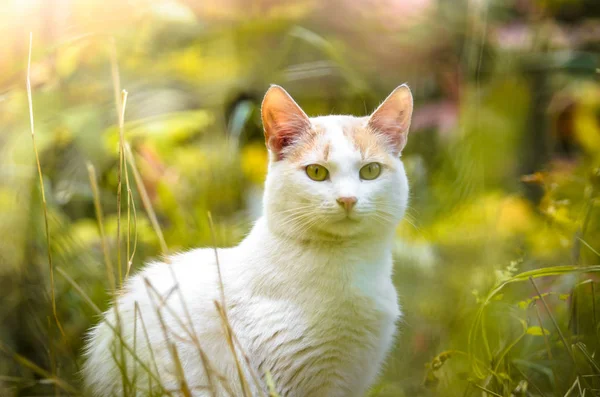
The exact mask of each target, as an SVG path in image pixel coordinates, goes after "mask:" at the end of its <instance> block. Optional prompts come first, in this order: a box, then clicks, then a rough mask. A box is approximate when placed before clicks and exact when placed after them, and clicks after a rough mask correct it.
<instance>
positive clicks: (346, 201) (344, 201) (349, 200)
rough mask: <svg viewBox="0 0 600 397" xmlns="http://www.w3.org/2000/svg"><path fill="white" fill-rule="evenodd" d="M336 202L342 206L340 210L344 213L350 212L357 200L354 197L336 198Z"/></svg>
mask: <svg viewBox="0 0 600 397" xmlns="http://www.w3.org/2000/svg"><path fill="white" fill-rule="evenodd" d="M336 201H337V202H338V204H339V205H341V206H342V208H344V209H345V210H346V212H350V210H351V209H352V208H353V207H354V204H356V201H357V199H356V197H354V196H351V197H338V199H337V200H336Z"/></svg>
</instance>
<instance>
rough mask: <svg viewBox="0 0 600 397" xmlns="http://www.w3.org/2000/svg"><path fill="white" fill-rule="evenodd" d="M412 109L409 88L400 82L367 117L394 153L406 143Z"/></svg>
mask: <svg viewBox="0 0 600 397" xmlns="http://www.w3.org/2000/svg"><path fill="white" fill-rule="evenodd" d="M412 111H413V97H412V94H411V92H410V88H408V86H407V85H406V84H402V85H401V86H399V87H398V88H396V89H395V90H394V91H392V93H391V94H390V95H389V96H388V97H387V98H386V99H385V101H383V103H382V104H381V105H379V107H378V108H377V109H376V110H375V111H374V112H373V114H372V115H371V116H370V117H369V123H368V125H369V127H371V128H372V129H373V130H375V131H376V132H377V133H379V134H382V135H384V136H385V137H386V138H387V139H388V142H390V144H391V146H392V150H393V153H394V154H395V155H397V154H399V153H400V152H401V151H402V149H403V148H404V146H405V145H406V140H407V138H408V129H409V128H410V119H411V117H412Z"/></svg>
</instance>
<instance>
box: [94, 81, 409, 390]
mask: <svg viewBox="0 0 600 397" xmlns="http://www.w3.org/2000/svg"><path fill="white" fill-rule="evenodd" d="M411 114H412V95H411V93H410V90H409V89H408V87H407V86H405V85H403V86H400V87H398V88H397V89H396V90H395V91H394V92H393V93H392V94H391V95H390V96H389V97H388V98H387V99H386V101H385V102H384V103H383V104H382V105H381V106H380V107H379V108H378V109H377V110H376V111H375V112H374V113H373V114H372V115H371V116H370V117H362V118H356V117H352V116H325V117H316V118H310V119H309V118H308V117H307V116H306V115H305V114H304V112H303V111H302V110H301V109H300V108H299V107H298V106H297V105H296V103H295V102H294V101H293V100H292V99H291V97H290V96H289V95H288V94H287V93H286V92H285V91H284V90H283V89H282V88H281V87H278V86H272V87H271V88H270V89H269V91H268V92H267V94H266V95H265V99H264V101H263V107H262V117H263V124H264V128H265V136H266V142H267V146H268V148H269V151H270V155H271V160H270V166H269V172H268V176H267V180H266V185H265V186H266V187H265V195H264V211H263V213H264V215H263V217H262V218H260V219H259V220H258V221H257V222H256V224H255V225H254V227H253V228H252V231H251V232H250V233H249V235H248V236H247V237H246V238H245V239H244V240H243V241H242V242H241V243H240V244H239V245H238V246H237V247H234V248H227V249H218V264H219V265H220V266H219V267H220V271H221V273H222V281H223V286H224V290H223V296H224V298H225V306H226V308H227V317H228V321H229V324H230V325H231V329H232V331H233V338H234V339H236V340H237V341H235V340H234V344H235V345H236V346H237V353H238V357H239V363H240V368H241V371H242V372H243V374H244V377H245V378H246V379H247V383H248V387H249V390H250V392H249V393H248V395H253V396H254V395H257V396H258V395H262V394H261V391H264V390H266V389H265V386H262V385H264V383H265V382H264V379H265V374H266V373H267V372H269V373H270V375H271V376H272V379H273V383H274V384H275V388H276V390H277V392H278V393H279V394H280V395H281V396H282V397H308V396H311V397H313V396H314V397H318V396H323V397H335V396H340V397H341V396H344V397H348V396H357V397H358V396H362V395H364V393H365V392H366V391H367V390H368V388H369V387H370V386H371V385H372V383H373V382H374V381H375V379H376V377H377V374H378V371H379V370H380V367H381V365H382V363H383V361H384V359H385V356H386V354H387V352H388V350H389V349H390V347H391V346H392V341H393V337H394V333H395V328H396V327H395V323H396V321H397V320H398V318H399V316H400V310H399V307H398V303H397V296H396V291H395V289H394V286H393V285H392V280H391V276H392V255H391V245H392V241H393V237H394V230H395V227H396V225H397V224H398V222H399V221H400V219H401V218H402V216H403V214H404V210H405V208H406V205H407V200H408V182H407V178H406V175H405V172H404V168H403V165H402V162H401V161H400V159H399V153H400V151H401V150H402V148H403V147H404V145H405V143H406V137H407V134H408V128H409V125H410V117H411ZM370 162H379V163H381V164H382V172H381V175H380V176H379V177H378V178H376V179H374V180H362V179H360V178H359V170H360V168H361V167H362V166H363V165H365V164H368V163H370ZM309 164H321V165H323V166H325V167H326V168H327V169H328V170H329V178H328V179H327V180H325V181H321V182H318V181H314V180H311V179H310V178H309V177H308V176H307V174H306V171H305V168H306V166H307V165H309ZM340 197H354V198H356V199H357V201H356V204H355V206H354V208H353V209H351V210H350V211H349V212H347V211H346V210H345V209H344V208H343V206H342V205H339V204H338V202H336V200H337V199H338V198H340ZM216 257H217V255H216V254H215V251H214V250H213V249H210V248H206V249H197V250H192V251H189V252H187V253H184V254H180V255H176V256H173V257H171V258H170V259H169V260H168V261H167V262H168V263H153V264H150V265H148V266H147V267H146V268H145V269H144V270H142V271H141V272H139V273H138V274H137V275H135V276H134V277H132V278H131V279H130V280H129V281H128V282H127V284H126V286H125V287H124V289H123V291H122V293H121V294H120V296H119V297H118V300H117V305H116V306H115V308H112V309H110V310H108V311H107V312H106V315H105V319H104V321H103V322H101V323H100V324H99V325H98V326H96V327H95V328H93V329H92V330H91V332H90V335H89V339H88V342H87V349H86V356H87V359H86V363H85V367H84V370H83V372H84V377H85V382H86V384H87V386H88V387H89V388H90V390H91V391H92V393H93V394H94V395H97V396H111V395H117V396H120V395H122V393H123V378H124V377H125V378H129V379H132V378H135V382H132V383H135V385H136V387H137V389H138V391H137V394H136V395H146V394H147V393H148V389H149V388H152V389H154V390H155V393H158V391H160V390H161V388H160V387H159V386H157V384H158V381H157V380H158V379H160V382H161V383H162V385H163V387H164V389H166V390H167V391H175V392H174V393H173V394H174V395H178V396H179V395H185V394H186V393H183V392H181V391H180V390H183V389H185V388H186V387H187V388H188V389H189V391H190V394H191V395H193V396H213V395H214V396H226V395H230V394H229V392H231V395H233V396H243V395H244V393H243V391H242V386H241V384H242V382H241V381H240V376H239V373H238V369H237V368H238V367H237V365H236V362H235V359H234V355H233V354H232V351H231V348H230V345H229V344H228V343H227V338H226V337H225V331H224V326H223V320H222V317H221V316H220V315H219V314H218V312H217V309H216V305H215V302H222V295H221V290H220V284H219V276H218V267H217V260H216ZM182 299H183V300H184V301H185V304H182ZM136 307H137V309H136ZM138 309H139V310H138ZM116 311H118V313H119V318H120V333H121V335H122V339H120V338H116V337H115V334H114V331H113V330H114V329H116V328H119V325H118V324H117V321H116V316H115V312H116ZM136 316H137V319H134V318H135V317H136ZM142 319H143V322H142ZM190 322H191V326H190ZM109 324H110V325H109ZM144 328H145V330H146V331H147V335H148V336H147V337H146V331H145V330H144ZM194 337H197V342H198V343H195V342H193V339H194ZM148 339H149V340H148ZM119 340H122V341H124V343H125V344H126V347H125V348H124V347H120V346H121V345H120V342H119ZM115 341H117V342H115ZM198 346H199V347H200V349H201V351H200V350H199V348H198ZM133 349H135V351H136V355H137V359H132V357H131V355H130V354H129V353H128V350H133ZM122 352H124V353H125V354H124V355H125V362H126V366H125V369H126V375H123V373H122V371H121V370H120V369H119V365H117V364H116V363H115V357H116V358H117V361H119V358H118V357H121V354H123V353H122ZM175 354H176V355H177V357H178V359H175V358H174V355H175ZM246 358H247V359H248V361H246ZM177 362H179V363H181V367H180V368H179V369H178V367H179V365H176V364H175V363H177ZM121 367H123V365H121ZM144 367H145V368H144ZM207 367H209V370H208V372H209V374H208V376H207V370H206V368H207ZM149 371H150V372H152V374H153V375H149V374H148V372H149ZM254 378H257V379H258V380H259V383H260V384H261V386H257V384H256V383H257V382H255V381H254ZM225 383H227V386H225V385H224V384H225ZM258 387H261V388H262V390H258ZM164 389H163V391H164ZM228 389H229V391H228ZM213 392H214V394H213ZM132 394H134V393H132V392H131V391H130V392H129V395H132Z"/></svg>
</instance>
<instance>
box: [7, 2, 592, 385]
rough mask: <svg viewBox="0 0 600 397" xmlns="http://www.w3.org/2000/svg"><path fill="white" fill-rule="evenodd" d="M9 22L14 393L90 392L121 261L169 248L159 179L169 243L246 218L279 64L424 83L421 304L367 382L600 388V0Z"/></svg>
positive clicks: (107, 14) (90, 13)
mask: <svg viewBox="0 0 600 397" xmlns="http://www.w3.org/2000/svg"><path fill="white" fill-rule="evenodd" d="M30 32H32V39H33V41H32V42H33V46H32V60H31V68H30V72H29V78H30V82H31V91H32V105H33V117H34V120H35V143H36V146H37V153H38V155H39V161H40V165H41V173H42V176H43V187H44V193H45V199H46V206H45V207H46V208H44V205H43V203H42V195H41V193H42V190H41V188H40V181H39V175H38V169H37V166H36V158H35V154H34V147H33V141H32V135H31V130H30V119H29V116H30V114H29V109H28V100H27V90H26V79H27V75H28V73H27V58H28V51H29V33H30ZM0 35H1V37H2V45H0V299H1V300H0V395H2V396H41V395H69V394H77V393H83V392H81V391H80V390H81V383H80V379H79V376H78V374H77V371H78V368H79V365H80V364H81V360H80V358H79V355H80V352H81V350H80V349H81V347H82V343H83V337H84V333H85V330H86V329H87V328H88V327H89V326H90V325H91V324H93V323H94V322H95V321H97V319H98V317H97V312H96V309H95V308H94V305H96V306H97V307H98V308H99V309H102V310H103V309H105V308H106V307H107V302H108V299H109V297H110V295H111V293H112V292H111V289H112V286H111V281H110V280H111V275H108V274H107V270H106V269H107V267H106V263H107V261H110V262H111V263H112V265H113V266H114V268H115V269H116V268H117V267H118V266H119V265H120V269H121V270H120V271H119V270H115V271H114V273H113V274H112V276H114V277H115V278H116V279H117V282H118V280H119V279H120V278H122V277H124V275H125V273H127V271H128V268H129V264H130V265H131V269H130V271H131V272H134V271H135V269H136V268H139V267H140V266H141V265H142V264H143V263H144V262H145V261H147V260H149V259H151V258H156V257H157V256H160V255H161V253H162V251H163V250H164V247H162V248H161V240H160V238H159V236H158V235H157V233H156V230H155V228H154V227H153V226H152V221H151V217H149V215H148V212H147V211H146V210H145V207H144V203H143V200H142V196H141V195H140V192H141V191H143V190H144V191H146V192H147V196H148V200H147V203H148V204H150V205H151V207H152V208H153V209H154V211H155V213H156V219H157V223H158V225H159V226H160V228H161V230H162V233H163V234H164V241H165V243H166V246H167V250H168V252H175V251H180V250H185V249H188V248H191V247H196V246H203V245H204V246H207V245H211V244H213V239H212V237H211V232H210V230H211V229H210V224H209V221H208V216H207V213H208V212H209V211H210V213H211V214H212V218H213V220H214V231H215V235H216V237H215V238H216V240H217V243H218V244H219V245H227V246H228V245H234V244H236V243H237V242H238V241H240V239H242V238H243V236H244V234H245V233H246V232H247V231H248V230H249V228H250V227H251V223H252V221H253V220H254V219H256V217H257V216H259V214H260V211H261V202H260V200H261V194H262V183H263V180H264V177H265V172H266V162H267V156H266V151H265V148H264V140H263V136H262V128H261V125H260V115H259V106H260V101H261V98H262V95H263V93H264V92H265V90H266V89H267V87H268V86H269V84H271V83H276V84H280V85H282V86H284V87H285V88H286V89H287V90H288V91H289V92H290V93H291V94H292V96H294V97H295V99H296V100H297V101H298V103H299V104H300V105H301V106H302V107H303V108H304V109H305V111H306V112H307V113H308V114H309V115H318V114H330V113H349V114H355V115H366V114H368V113H370V112H371V111H372V110H373V109H374V108H375V107H376V106H377V104H378V103H379V102H380V101H381V100H382V99H383V98H385V96H386V95H387V94H388V93H389V92H390V91H391V90H392V89H393V88H395V87H396V86H397V85H399V84H401V83H404V82H407V83H408V84H409V85H410V86H411V88H412V90H413V93H414V95H415V100H416V107H415V113H414V119H413V123H412V131H411V134H410V138H409V144H408V146H407V148H406V149H405V151H404V153H403V159H404V161H405V164H406V167H407V170H408V173H409V178H410V181H411V185H412V198H411V206H410V210H409V213H408V215H407V219H406V220H405V221H404V222H403V223H402V224H401V225H400V227H399V228H398V232H397V241H396V246H395V260H396V268H395V269H396V274H395V282H396V284H397V287H398V290H399V295H400V297H401V300H402V304H403V307H404V311H405V320H404V322H403V323H402V325H401V333H400V334H399V336H398V338H397V347H396V348H395V350H394V352H393V354H392V355H391V357H390V359H389V361H388V364H387V366H386V368H385V371H384V372H383V373H382V377H381V379H380V382H379V384H378V385H377V386H376V387H375V388H374V389H373V390H372V392H371V395H372V396H436V395H440V396H583V395H585V396H590V395H596V394H595V393H597V390H598V389H600V360H598V359H597V355H596V353H597V352H596V349H597V348H598V347H599V345H598V328H597V323H596V316H597V313H596V305H597V304H598V303H600V302H597V297H596V295H597V294H596V292H595V290H597V289H598V285H597V277H596V276H595V275H594V274H595V273H596V272H597V271H598V270H599V267H600V254H599V251H600V209H599V200H598V197H599V195H598V192H599V190H600V171H599V169H598V167H599V166H600V83H599V82H600V2H598V1H597V0H456V1H444V0H364V1H354V0H328V1H316V0H314V1H311V0H298V1H285V0H180V1H176V0H81V1H79V0H3V1H2V3H1V4H0ZM121 89H125V90H127V92H128V96H127V98H126V108H125V113H124V127H123V131H124V141H125V142H126V143H127V144H128V145H130V147H131V158H132V159H133V160H134V161H135V170H136V171H137V172H138V173H139V178H138V180H137V182H139V183H136V178H135V177H134V167H132V166H131V163H130V162H127V163H126V164H127V167H126V170H127V171H128V173H129V182H130V186H131V195H129V194H128V191H127V190H126V189H125V186H124V185H125V181H124V180H123V179H124V178H123V175H124V174H123V173H121V174H120V173H119V167H120V164H123V163H122V162H121V156H120V155H119V150H120V148H121V149H122V148H123V146H122V145H120V135H119V131H120V129H119V122H118V120H119V111H118V109H119V108H122V102H123V99H125V98H124V97H123V96H122V95H121V94H120V91H121ZM90 170H92V171H93V173H94V174H95V181H97V186H98V189H97V191H95V190H94V189H93V188H92V185H93V184H92V183H91V181H90ZM119 175H121V180H122V185H123V186H122V189H123V190H122V193H121V222H120V232H119V233H120V239H119V240H120V244H119V242H118V241H119V240H117V229H118V227H119V221H118V219H119V215H118V212H119V211H118V206H117V190H118V182H119ZM141 187H143V189H142V188H141ZM95 200H96V201H97V202H98V204H99V206H98V207H99V208H100V209H101V212H102V216H101V217H99V216H98V215H99V213H98V210H97V208H96V207H95ZM134 208H135V212H134ZM45 214H46V215H47V219H48V230H49V239H47V238H46V233H45V222H44V215H45ZM101 232H102V233H103V234H104V239H102V233H101ZM48 241H49V244H50V245H49V246H48ZM103 241H104V245H103ZM119 246H120V247H121V248H119ZM134 246H135V250H134ZM119 253H120V257H119ZM49 254H50V255H49ZM130 259H131V263H129V261H130ZM50 260H51V261H52V266H49V261H50ZM529 276H532V279H529ZM52 285H53V288H52ZM536 288H537V289H536ZM53 295H54V302H55V313H54V310H53V305H52V301H53V299H52V296H53ZM598 315H600V314H598ZM57 322H58V323H60V328H59V326H58V325H57ZM83 395H85V394H83Z"/></svg>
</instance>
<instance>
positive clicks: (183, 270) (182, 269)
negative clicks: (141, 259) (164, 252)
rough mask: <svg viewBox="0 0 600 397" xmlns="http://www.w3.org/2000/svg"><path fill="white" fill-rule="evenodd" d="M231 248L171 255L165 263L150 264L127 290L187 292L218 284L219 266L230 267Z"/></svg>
mask: <svg viewBox="0 0 600 397" xmlns="http://www.w3.org/2000/svg"><path fill="white" fill-rule="evenodd" d="M228 251H230V249H229V248H218V249H217V250H216V251H215V249H214V248H197V249H193V250H189V251H185V252H181V253H177V254H173V255H170V256H168V257H166V258H165V259H164V260H162V261H153V262H150V263H148V264H146V265H145V266H144V267H143V268H142V269H141V270H140V271H138V272H137V273H136V274H135V275H134V276H132V277H131V278H130V279H129V281H128V283H127V284H126V286H125V292H127V291H140V290H148V289H152V290H156V292H158V293H165V292H168V291H169V290H170V289H172V288H173V287H175V286H177V287H178V288H182V289H187V287H196V288H197V287H198V286H201V285H207V284H214V283H215V282H217V280H218V267H217V266H226V265H224V263H225V262H227V259H226V258H227V257H228V256H229V252H228Z"/></svg>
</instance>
